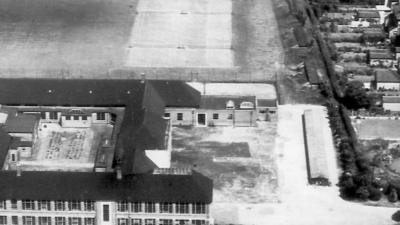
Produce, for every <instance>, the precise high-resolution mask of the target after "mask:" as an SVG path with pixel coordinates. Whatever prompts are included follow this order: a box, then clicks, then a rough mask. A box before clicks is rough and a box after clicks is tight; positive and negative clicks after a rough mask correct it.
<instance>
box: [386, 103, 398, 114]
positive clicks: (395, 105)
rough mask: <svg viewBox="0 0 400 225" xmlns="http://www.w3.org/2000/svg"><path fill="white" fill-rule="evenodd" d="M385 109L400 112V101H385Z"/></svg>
mask: <svg viewBox="0 0 400 225" xmlns="http://www.w3.org/2000/svg"><path fill="white" fill-rule="evenodd" d="M383 109H384V110H390V111H392V112H400V103H383Z"/></svg>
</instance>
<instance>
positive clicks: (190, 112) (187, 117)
mask: <svg viewBox="0 0 400 225" xmlns="http://www.w3.org/2000/svg"><path fill="white" fill-rule="evenodd" d="M194 111H195V109H194V108H166V109H165V112H166V113H170V121H171V123H172V125H175V126H176V125H178V126H191V125H194V122H195V120H194ZM178 113H182V114H183V118H182V120H178V119H177V114H178Z"/></svg>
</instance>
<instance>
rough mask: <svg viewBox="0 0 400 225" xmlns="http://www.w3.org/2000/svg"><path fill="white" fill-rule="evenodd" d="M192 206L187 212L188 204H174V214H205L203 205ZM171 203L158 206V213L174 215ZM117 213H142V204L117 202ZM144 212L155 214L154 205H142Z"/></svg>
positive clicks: (204, 205)
mask: <svg viewBox="0 0 400 225" xmlns="http://www.w3.org/2000/svg"><path fill="white" fill-rule="evenodd" d="M191 205H192V211H191V212H190V210H189V203H175V213H180V214H188V213H193V214H205V213H206V204H204V203H194V204H191ZM173 206H174V205H173V204H172V203H160V204H159V212H160V213H174V211H173ZM117 211H118V212H128V211H129V212H143V211H142V204H141V203H135V202H118V203H117ZM144 212H145V213H155V212H156V204H155V203H152V202H146V203H145V204H144Z"/></svg>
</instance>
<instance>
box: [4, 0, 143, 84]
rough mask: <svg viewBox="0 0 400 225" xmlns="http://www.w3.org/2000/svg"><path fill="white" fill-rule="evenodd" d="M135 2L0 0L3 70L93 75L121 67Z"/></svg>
mask: <svg viewBox="0 0 400 225" xmlns="http://www.w3.org/2000/svg"><path fill="white" fill-rule="evenodd" d="M137 1H138V0H85V1H80V0H35V1H30V0H18V1H14V0H2V1H0V49H1V51H2V54H1V55H0V75H8V76H7V77H10V75H12V74H17V75H18V76H22V75H21V74H26V76H27V77H29V76H33V77H35V76H36V75H37V76H40V77H43V74H48V76H46V77H60V75H61V76H63V74H64V75H65V76H69V75H73V76H74V77H79V76H80V75H81V76H89V75H90V76H91V77H93V76H96V75H97V74H99V75H100V74H104V73H108V72H109V71H111V70H113V69H115V68H121V67H122V66H123V63H124V62H125V58H126V50H127V47H128V46H127V43H128V41H129V36H130V33H131V28H132V25H133V23H134V19H135V9H136V5H137Z"/></svg>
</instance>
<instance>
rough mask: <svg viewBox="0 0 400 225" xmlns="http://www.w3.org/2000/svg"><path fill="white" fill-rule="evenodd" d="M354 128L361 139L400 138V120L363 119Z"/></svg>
mask: <svg viewBox="0 0 400 225" xmlns="http://www.w3.org/2000/svg"><path fill="white" fill-rule="evenodd" d="M354 128H355V129H356V131H357V134H358V137H359V138H360V139H364V140H371V139H378V138H382V139H385V140H400V120H386V119H385V120H383V119H382V120H380V119H363V120H360V121H358V122H356V123H355V124H354Z"/></svg>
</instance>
